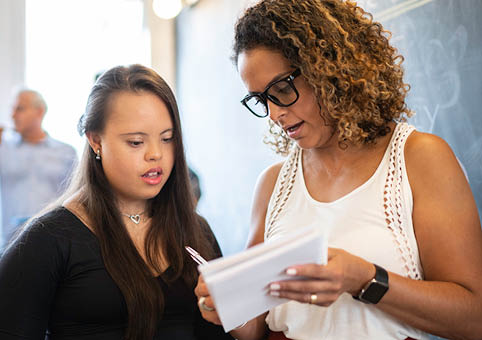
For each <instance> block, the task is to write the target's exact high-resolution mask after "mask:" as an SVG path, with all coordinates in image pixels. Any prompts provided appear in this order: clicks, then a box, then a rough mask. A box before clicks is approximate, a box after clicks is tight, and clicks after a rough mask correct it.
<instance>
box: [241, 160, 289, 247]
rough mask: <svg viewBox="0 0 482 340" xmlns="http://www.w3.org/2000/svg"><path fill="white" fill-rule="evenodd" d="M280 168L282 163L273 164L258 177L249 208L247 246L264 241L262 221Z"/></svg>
mask: <svg viewBox="0 0 482 340" xmlns="http://www.w3.org/2000/svg"><path fill="white" fill-rule="evenodd" d="M282 166H283V162H279V163H276V164H273V165H271V166H269V167H268V168H266V169H265V170H263V172H261V174H260V175H259V177H258V180H257V182H256V187H255V189H254V195H253V204H252V207H251V227H250V233H249V237H248V246H253V245H255V244H258V243H261V242H263V240H264V220H265V219H266V212H267V210H268V205H269V200H270V198H271V195H272V194H273V190H274V187H275V185H276V180H277V179H278V175H279V173H280V170H281V167H282Z"/></svg>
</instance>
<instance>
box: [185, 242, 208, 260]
mask: <svg viewBox="0 0 482 340" xmlns="http://www.w3.org/2000/svg"><path fill="white" fill-rule="evenodd" d="M184 248H186V250H187V252H188V253H189V255H191V257H192V259H193V260H194V261H195V262H196V263H197V264H205V263H208V261H206V260H205V259H204V258H203V257H202V256H201V255H200V254H199V253H198V252H197V251H195V250H194V249H192V248H191V247H189V246H185V247H184Z"/></svg>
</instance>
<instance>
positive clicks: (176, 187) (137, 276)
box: [64, 65, 214, 340]
mask: <svg viewBox="0 0 482 340" xmlns="http://www.w3.org/2000/svg"><path fill="white" fill-rule="evenodd" d="M121 91H122V92H125V91H127V92H134V93H139V92H146V91H148V92H150V93H153V94H154V95H156V96H157V97H159V98H160V99H161V100H162V101H163V102H164V103H165V104H166V106H167V107H168V110H169V114H170V116H171V119H172V122H173V127H174V143H175V144H174V145H175V161H174V167H173V170H172V172H171V174H170V176H169V178H168V180H167V182H166V184H165V185H164V187H163V188H162V190H161V191H160V193H159V194H158V195H157V196H155V197H154V198H152V199H150V200H149V201H148V214H149V216H150V217H151V221H152V222H151V227H150V229H149V231H148V233H147V236H146V239H145V252H146V254H145V255H146V259H147V263H146V262H144V260H143V259H142V257H141V256H140V254H139V253H138V251H137V249H136V247H135V246H134V243H133V242H132V240H131V238H130V237H129V234H128V232H127V230H126V227H125V224H124V222H123V220H122V218H121V214H120V212H119V209H118V208H117V205H116V199H115V196H114V194H113V191H112V189H111V186H110V184H109V182H108V180H107V178H106V176H105V174H104V171H103V168H102V163H101V162H99V161H97V160H96V159H95V153H94V152H93V151H92V149H91V148H90V147H89V145H88V144H87V143H86V146H85V149H84V153H83V155H82V159H81V161H80V164H79V166H78V169H77V172H76V174H75V175H74V178H73V180H72V183H71V186H70V188H69V189H68V191H67V193H66V195H64V196H67V195H69V194H72V193H74V192H77V193H80V203H81V204H82V205H83V206H84V208H85V210H86V212H87V215H88V217H89V218H90V221H92V223H93V225H92V227H93V229H94V233H95V235H96V236H97V238H98V240H99V244H100V249H101V252H102V257H103V260H104V264H105V267H106V269H107V271H108V272H109V274H110V276H111V277H112V279H113V280H114V281H115V283H116V284H117V286H118V287H119V288H120V290H121V291H122V294H123V295H124V298H125V301H126V305H127V310H128V328H127V331H126V335H125V339H126V340H145V339H152V338H153V336H154V334H155V331H156V328H157V327H156V326H157V324H158V322H159V320H160V318H161V316H162V312H163V309H164V297H163V294H162V291H161V288H160V285H159V282H158V281H157V279H156V278H155V277H154V276H153V274H152V270H151V269H153V270H154V271H155V272H157V273H160V272H161V271H162V264H161V258H164V259H165V260H167V262H168V264H169V265H170V268H171V269H172V270H171V273H173V274H172V275H169V278H170V279H171V280H172V281H174V280H177V279H179V278H182V279H183V280H184V281H185V282H186V283H187V284H189V286H191V287H193V288H194V285H195V283H196V280H197V277H198V273H197V269H196V266H195V263H194V262H193V261H192V259H190V258H189V256H188V255H187V254H186V251H185V250H184V246H185V245H191V246H193V247H195V248H197V249H199V251H200V253H201V254H203V256H206V257H207V258H212V257H213V256H214V254H213V252H214V251H213V239H212V236H211V234H210V232H209V231H208V230H207V228H209V227H208V226H207V225H206V224H205V223H204V222H203V220H202V219H201V218H200V217H199V216H198V215H197V214H196V213H195V208H194V203H193V193H192V189H191V186H190V181H189V177H188V170H187V165H186V160H185V155H184V147H183V143H182V133H181V125H180V119H179V112H178V108H177V104H176V100H175V98H174V95H173V93H172V91H171V89H170V88H169V86H168V85H167V84H166V82H165V81H164V80H163V79H162V78H161V77H160V76H159V75H158V74H157V73H156V72H154V71H153V70H151V69H149V68H147V67H144V66H142V65H131V66H128V67H122V66H119V67H115V68H112V69H110V70H109V71H107V72H105V73H104V74H103V75H102V76H101V77H100V78H99V79H98V80H97V82H96V83H95V85H94V87H93V88H92V91H91V93H90V95H89V98H88V102H87V107H86V111H85V113H84V114H83V115H82V117H81V119H80V121H79V124H78V130H79V133H80V134H81V135H83V134H85V133H88V132H93V133H102V131H103V130H104V128H105V125H106V121H107V118H108V116H109V101H110V100H112V98H114V96H115V94H117V93H119V92H121ZM114 100H115V98H114Z"/></svg>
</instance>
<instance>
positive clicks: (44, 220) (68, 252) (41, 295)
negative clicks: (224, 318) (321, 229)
mask: <svg viewBox="0 0 482 340" xmlns="http://www.w3.org/2000/svg"><path fill="white" fill-rule="evenodd" d="M216 246H217V245H216ZM170 274H172V273H171V271H170V269H167V270H166V271H165V272H164V273H163V274H162V275H161V276H159V277H158V280H159V284H160V285H161V287H162V291H163V293H164V297H165V307H164V313H163V315H162V319H161V320H160V321H159V327H158V331H157V334H156V336H155V338H154V339H155V340H160V339H179V340H199V339H210V340H215V339H232V337H231V336H230V335H229V334H226V333H224V331H223V329H222V327H220V326H216V325H213V324H211V323H209V322H207V321H205V320H204V319H203V318H202V317H201V314H200V312H199V309H198V307H197V300H196V296H195V295H194V291H193V287H188V286H187V285H186V284H185V283H184V282H183V281H182V280H181V279H179V280H177V281H175V282H174V283H171V284H169V285H168V284H167V283H166V282H167V281H169V280H166V278H167V277H168V276H169V275H170ZM126 325H127V306H126V304H125V300H124V297H123V295H122V293H121V291H120V290H119V288H118V287H117V285H116V284H115V282H114V281H113V280H112V278H111V277H110V276H109V273H108V272H107V270H106V269H105V266H104V263H103V260H102V256H101V252H100V247H99V243H98V240H97V238H96V237H95V235H94V234H93V233H92V232H91V231H90V230H89V229H88V228H87V227H86V226H85V225H84V224H83V223H82V222H81V221H80V220H79V219H78V218H77V217H76V216H75V215H74V214H72V213H71V212H70V211H69V210H67V209H65V208H63V207H60V208H57V209H55V210H53V211H51V212H49V213H48V214H46V215H44V216H42V217H41V218H39V219H37V220H35V221H33V222H32V223H31V224H30V225H29V226H28V227H27V229H26V230H24V231H23V232H22V234H21V235H20V236H19V238H17V240H16V241H15V242H14V243H13V244H12V245H11V246H10V247H9V248H8V249H7V250H6V252H5V253H4V254H3V256H2V258H1V260H0V339H2V340H20V339H22V340H25V339H28V340H31V339H39V340H43V339H46V340H67V339H68V340H93V339H102V340H114V339H115V340H120V339H122V338H123V336H124V332H125V329H126Z"/></svg>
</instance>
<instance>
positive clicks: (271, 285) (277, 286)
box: [269, 283, 281, 290]
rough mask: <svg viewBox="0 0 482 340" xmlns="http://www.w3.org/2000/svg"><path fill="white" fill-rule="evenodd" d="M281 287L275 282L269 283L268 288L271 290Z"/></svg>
mask: <svg viewBox="0 0 482 340" xmlns="http://www.w3.org/2000/svg"><path fill="white" fill-rule="evenodd" d="M280 288H281V286H280V285H279V284H277V283H272V284H270V285H269V289H271V290H279V289H280Z"/></svg>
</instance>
